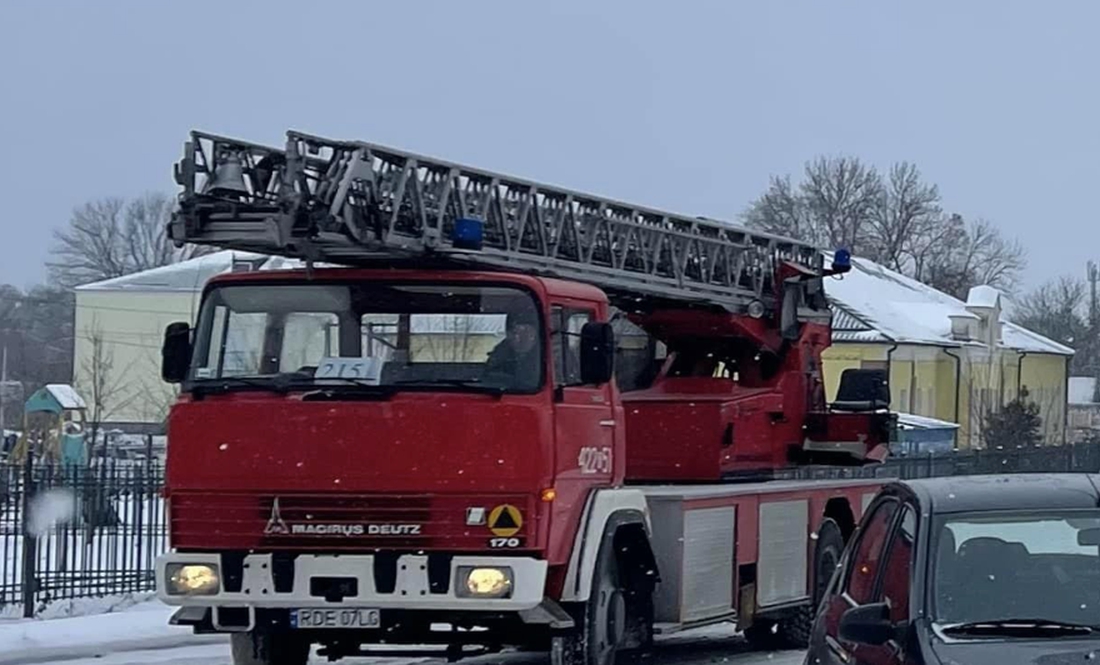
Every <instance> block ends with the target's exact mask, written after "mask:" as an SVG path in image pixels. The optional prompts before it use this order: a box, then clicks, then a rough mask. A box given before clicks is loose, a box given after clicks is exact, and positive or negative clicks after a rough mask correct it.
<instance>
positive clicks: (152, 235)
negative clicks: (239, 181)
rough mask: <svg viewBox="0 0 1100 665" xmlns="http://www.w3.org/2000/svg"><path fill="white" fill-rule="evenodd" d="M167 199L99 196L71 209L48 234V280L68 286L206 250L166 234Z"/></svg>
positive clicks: (110, 276)
mask: <svg viewBox="0 0 1100 665" xmlns="http://www.w3.org/2000/svg"><path fill="white" fill-rule="evenodd" d="M170 217H171V199H170V198H169V197H168V196H167V195H165V194H161V193H150V194H146V195H145V196H142V197H139V198H136V199H132V200H130V201H125V200H123V199H120V198H105V199H100V200H97V201H90V202H88V203H85V204H84V205H82V206H80V207H78V208H76V209H75V210H73V213H72V217H71V218H70V219H69V225H68V227H66V228H65V229H62V230H58V231H56V232H55V233H54V246H53V248H52V250H51V253H52V255H53V258H52V260H50V261H49V262H47V267H48V268H49V271H50V278H51V280H52V281H53V282H54V283H55V284H57V285H59V286H62V287H66V288H72V287H73V286H77V285H80V284H87V283H89V282H95V281H99V280H104V279H111V278H113V277H122V276H123V275H129V274H131V273H135V272H140V271H142V270H148V269H150V268H158V267H160V266H165V265H169V264H172V263H176V262H178V261H184V260H187V259H189V258H192V257H194V256H198V255H200V254H205V253H208V252H209V251H210V248H207V247H197V246H194V245H186V246H184V247H183V248H177V247H176V246H175V245H174V244H173V243H172V241H171V240H169V238H168V221H169V219H170Z"/></svg>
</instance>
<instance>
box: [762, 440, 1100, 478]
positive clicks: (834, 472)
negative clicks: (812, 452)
mask: <svg viewBox="0 0 1100 665" xmlns="http://www.w3.org/2000/svg"><path fill="white" fill-rule="evenodd" d="M1054 472H1086V473H1100V444H1097V443H1075V444H1068V445H1064V446H1041V447H1035V448H1011V449H1009V448H996V449H982V450H978V449H971V450H956V451H953V452H949V453H935V454H928V455H907V456H898V457H891V458H889V459H887V460H886V461H885V462H884V463H882V464H874V465H870V466H859V467H806V468H801V469H796V470H792V471H788V472H785V473H784V474H783V477H784V478H792V479H794V478H797V479H805V480H810V479H815V478H817V479H826V478H904V479H910V478H934V477H939V476H961V475H974V474H987V473H1054Z"/></svg>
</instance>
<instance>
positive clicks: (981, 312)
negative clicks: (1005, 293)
mask: <svg viewBox="0 0 1100 665" xmlns="http://www.w3.org/2000/svg"><path fill="white" fill-rule="evenodd" d="M966 311H968V312H970V313H971V314H973V315H975V316H976V317H978V320H979V325H978V335H977V337H978V338H979V339H980V341H981V342H982V343H983V344H986V345H987V346H989V347H990V348H992V347H994V346H997V345H998V344H999V343H1000V342H1001V292H1000V291H998V290H997V289H995V288H993V287H992V286H988V285H985V284H983V285H981V286H975V287H973V288H971V289H970V293H968V294H967V296H966Z"/></svg>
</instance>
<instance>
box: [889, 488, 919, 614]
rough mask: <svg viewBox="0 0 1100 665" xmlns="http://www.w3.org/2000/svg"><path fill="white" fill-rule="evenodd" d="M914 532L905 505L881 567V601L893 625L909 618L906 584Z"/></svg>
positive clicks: (913, 520)
mask: <svg viewBox="0 0 1100 665" xmlns="http://www.w3.org/2000/svg"><path fill="white" fill-rule="evenodd" d="M916 533H917V514H916V512H915V511H914V510H913V508H912V507H911V506H906V507H905V509H904V512H903V513H902V516H901V527H900V528H899V529H898V530H897V532H896V533H895V534H894V539H893V540H892V541H891V542H890V549H889V551H888V553H887V555H886V561H885V563H884V564H883V565H882V599H883V600H885V601H886V602H888V603H889V604H890V620H891V621H893V622H894V623H899V622H902V621H907V620H908V619H909V585H910V580H911V579H912V577H911V568H912V563H913V543H914V542H915V540H916Z"/></svg>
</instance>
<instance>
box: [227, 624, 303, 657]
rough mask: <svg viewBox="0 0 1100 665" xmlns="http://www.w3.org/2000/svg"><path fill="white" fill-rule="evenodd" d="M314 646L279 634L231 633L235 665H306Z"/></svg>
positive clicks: (231, 647)
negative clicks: (311, 648)
mask: <svg viewBox="0 0 1100 665" xmlns="http://www.w3.org/2000/svg"><path fill="white" fill-rule="evenodd" d="M311 646H312V645H311V644H310V643H309V642H307V641H305V640H301V639H297V638H296V637H293V633H292V634H291V636H287V635H283V634H278V633H257V632H255V631H253V632H249V633H231V634H230V636H229V647H230V652H231V653H232V655H233V665H306V663H308V662H309V651H310V647H311Z"/></svg>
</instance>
